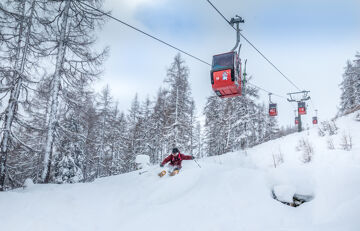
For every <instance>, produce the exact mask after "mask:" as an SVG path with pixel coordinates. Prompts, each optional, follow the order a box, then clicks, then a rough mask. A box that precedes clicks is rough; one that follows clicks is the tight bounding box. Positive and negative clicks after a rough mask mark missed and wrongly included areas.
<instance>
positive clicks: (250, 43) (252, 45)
mask: <svg viewBox="0 0 360 231" xmlns="http://www.w3.org/2000/svg"><path fill="white" fill-rule="evenodd" d="M206 1H207V2H208V3H209V4H210V5H211V6H212V7H213V8H214V9H215V10H216V11H217V12H218V13H219V14H220V16H221V17H222V18H223V19H224V20H225V21H226V22H227V23H228V24H229V25H230V26H231V27H232V28H233V29H234V30H236V28H235V27H234V26H233V25H231V23H230V21H229V20H228V19H226V18H225V16H224V15H223V14H222V13H221V12H220V11H219V10H218V9H217V8H216V6H214V4H213V3H212V2H211V1H210V0H206ZM240 36H241V37H242V38H243V39H245V41H246V42H247V43H249V45H250V46H251V47H253V48H254V49H255V50H256V51H257V52H258V53H259V54H260V55H261V56H262V57H263V58H264V59H265V60H266V61H267V62H268V63H269V64H270V65H271V66H273V67H274V68H275V69H276V70H277V71H278V72H279V73H280V74H281V75H282V76H283V77H284V78H285V79H286V80H287V81H288V82H289V83H290V84H291V85H293V86H294V87H295V88H296V89H298V90H299V91H301V90H300V88H299V87H298V86H297V85H296V84H295V83H294V82H293V81H291V80H290V79H289V78H288V77H287V76H286V75H285V74H284V73H283V72H282V71H280V69H279V68H277V67H276V66H275V64H273V63H272V62H271V61H270V60H269V59H268V58H267V57H266V56H265V55H264V54H263V53H262V52H261V51H260V50H259V49H258V48H256V47H255V45H254V44H253V43H252V42H250V41H249V39H247V38H246V37H245V36H244V35H243V34H242V33H241V32H240Z"/></svg>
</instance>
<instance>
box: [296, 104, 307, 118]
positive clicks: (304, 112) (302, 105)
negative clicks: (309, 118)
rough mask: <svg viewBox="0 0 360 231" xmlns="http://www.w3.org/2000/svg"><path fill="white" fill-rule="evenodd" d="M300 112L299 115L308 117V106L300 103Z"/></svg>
mask: <svg viewBox="0 0 360 231" xmlns="http://www.w3.org/2000/svg"><path fill="white" fill-rule="evenodd" d="M298 112H299V115H306V105H305V102H299V103H298Z"/></svg>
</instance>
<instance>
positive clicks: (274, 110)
mask: <svg viewBox="0 0 360 231" xmlns="http://www.w3.org/2000/svg"><path fill="white" fill-rule="evenodd" d="M269 116H277V105H276V103H271V104H269Z"/></svg>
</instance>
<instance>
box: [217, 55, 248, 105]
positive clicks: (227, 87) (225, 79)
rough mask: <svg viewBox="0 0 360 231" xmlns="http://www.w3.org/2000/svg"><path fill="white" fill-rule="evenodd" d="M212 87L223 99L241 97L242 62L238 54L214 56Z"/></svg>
mask: <svg viewBox="0 0 360 231" xmlns="http://www.w3.org/2000/svg"><path fill="white" fill-rule="evenodd" d="M210 75H211V85H212V89H213V90H214V91H215V93H216V95H218V96H219V97H221V98H227V97H234V96H239V95H241V62H240V59H239V57H238V55H237V53H236V52H234V51H233V52H228V53H224V54H219V55H214V56H213V61H212V68H211V72H210Z"/></svg>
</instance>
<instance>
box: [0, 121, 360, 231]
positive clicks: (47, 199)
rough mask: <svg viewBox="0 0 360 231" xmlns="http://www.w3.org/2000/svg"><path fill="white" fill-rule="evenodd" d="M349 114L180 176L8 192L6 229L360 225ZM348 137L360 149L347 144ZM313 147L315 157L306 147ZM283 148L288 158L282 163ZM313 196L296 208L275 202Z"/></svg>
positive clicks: (358, 160) (1, 198)
mask: <svg viewBox="0 0 360 231" xmlns="http://www.w3.org/2000/svg"><path fill="white" fill-rule="evenodd" d="M353 117H354V115H349V116H347V117H343V118H340V119H339V120H338V121H337V122H336V124H337V126H338V127H339V128H340V129H339V131H338V134H337V135H334V136H331V139H333V144H334V146H335V149H334V150H330V149H328V141H329V139H330V138H329V136H325V137H320V136H319V135H318V130H317V128H316V127H315V128H312V129H310V130H309V131H305V132H302V133H299V134H292V135H289V136H287V137H283V138H280V139H277V140H274V141H270V142H267V143H264V144H262V145H259V146H256V147H254V148H252V149H249V150H247V151H246V152H243V151H239V152H234V153H228V154H226V155H222V156H216V157H211V158H205V159H202V160H198V162H199V164H200V165H201V168H199V167H198V166H197V165H196V163H195V162H194V161H183V170H182V171H181V173H180V174H179V175H177V176H175V177H170V176H164V177H163V178H159V177H158V176H157V173H158V172H159V171H160V168H159V167H156V166H153V167H150V168H149V171H148V172H146V173H143V174H141V175H139V174H138V173H139V171H136V172H132V173H128V174H124V175H119V176H114V177H108V178H102V179H98V180H96V181H95V182H93V183H86V184H85V183H84V184H73V185H71V184H68V185H32V184H31V183H30V184H28V185H29V186H28V187H27V188H25V189H18V190H13V191H10V192H4V193H0V227H1V230H4V231H10V230H19V231H20V230H21V231H27V230H31V231H41V230H49V231H50V230H51V231H57V230H61V231H72V230H74V231H82V230H84V231H92V230H99V231H100V230H102V231H103V230H117V231H119V230H121V231H130V230H139V231H140V230H141V231H142V230H147V231H148V230H156V231H162V230H164V231H177V230H181V231H190V230H196V231H200V230H204V231H205V230H206V231H211V230H214V231H215V230H216V231H217V230H259V231H260V230H261V231H264V230H266V231H269V230H274V231H275V230H276V231H281V230H306V231H309V230H314V231H315V230H316V231H319V230H326V231H329V230H341V231H347V230H354V231H355V230H360V219H359V214H360V122H355V121H354V120H353ZM344 134H347V135H349V134H350V135H351V137H352V143H353V148H352V150H351V151H345V150H342V149H341V148H340V144H341V142H342V137H343V136H344ZM303 138H304V140H308V141H309V143H310V144H311V145H312V146H313V149H314V156H313V160H312V161H311V162H310V163H307V164H304V163H303V162H302V155H303V154H302V151H296V146H297V145H298V143H299V140H300V139H303ZM280 153H282V156H283V160H284V162H283V163H282V164H281V163H278V165H277V167H276V168H274V158H273V156H275V161H277V159H278V156H279V155H280ZM272 190H274V191H275V192H276V193H277V194H278V197H279V198H283V199H284V200H290V199H291V195H293V194H294V193H298V194H306V195H312V196H313V197H314V198H313V200H311V201H310V202H308V203H304V204H302V205H301V206H299V207H297V208H294V207H289V206H287V205H284V204H282V203H280V202H278V201H276V200H274V199H273V198H272Z"/></svg>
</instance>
